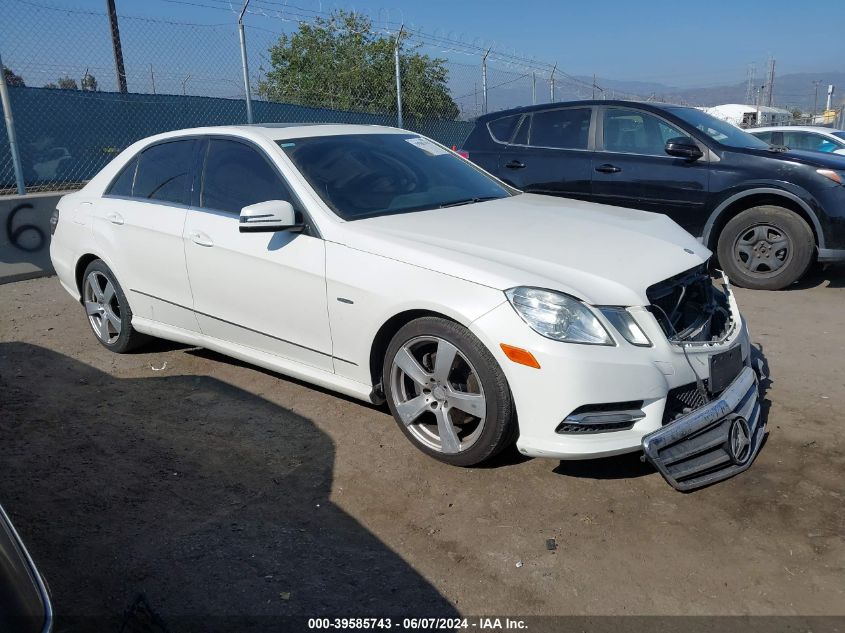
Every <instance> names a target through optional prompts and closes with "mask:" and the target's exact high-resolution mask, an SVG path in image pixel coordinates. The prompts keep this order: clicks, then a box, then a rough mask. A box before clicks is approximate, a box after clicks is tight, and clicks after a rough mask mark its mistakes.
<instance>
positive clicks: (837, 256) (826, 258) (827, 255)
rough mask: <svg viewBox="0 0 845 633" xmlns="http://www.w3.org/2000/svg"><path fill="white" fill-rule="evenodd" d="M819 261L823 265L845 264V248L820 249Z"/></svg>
mask: <svg viewBox="0 0 845 633" xmlns="http://www.w3.org/2000/svg"><path fill="white" fill-rule="evenodd" d="M818 260H819V262H820V263H822V264H835V263H837V262H845V248H820V249H819V255H818Z"/></svg>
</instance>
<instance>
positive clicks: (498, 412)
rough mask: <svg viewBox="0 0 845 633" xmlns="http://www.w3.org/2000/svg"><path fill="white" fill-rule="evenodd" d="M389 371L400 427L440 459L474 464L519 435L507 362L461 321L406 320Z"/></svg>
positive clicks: (391, 402)
mask: <svg viewBox="0 0 845 633" xmlns="http://www.w3.org/2000/svg"><path fill="white" fill-rule="evenodd" d="M438 357H439V358H440V360H441V362H440V363H438ZM382 376H383V378H382V381H383V382H382V384H383V385H384V393H385V396H386V399H387V404H388V407H389V408H390V412H391V413H392V414H393V417H394V419H395V420H396V423H397V424H398V425H399V428H400V429H402V432H403V433H404V434H405V436H406V437H407V438H408V439H409V440H411V443H412V444H414V446H416V447H417V448H418V449H420V450H421V451H422V452H424V453H426V454H427V455H430V456H431V457H434V458H435V459H438V460H440V461H442V462H446V463H447V464H453V465H455V466H474V465H476V464H480V463H481V462H484V461H486V460H488V459H490V458H492V457H493V456H495V455H496V454H497V453H499V452H500V451H501V450H502V449H504V448H505V447H506V446H508V445H509V444H511V443H513V441H514V439H515V438H516V434H517V423H516V411H515V409H514V405H513V399H512V396H511V392H510V388H509V387H508V383H507V380H506V379H505V375H504V373H503V372H502V369H501V368H500V367H499V363H498V362H497V361H496V359H495V358H494V357H493V354H491V353H490V350H488V349H487V348H486V347H485V346H484V344H483V343H482V342H481V341H479V340H478V338H476V337H475V336H474V335H473V334H472V333H471V332H470V331H469V330H467V329H466V328H465V327H463V326H462V325H460V324H458V323H455V322H454V321H449V320H447V319H443V318H440V317H423V318H420V319H416V320H414V321H411V322H410V323H408V324H406V325H405V326H403V327H402V328H401V329H400V330H399V331H398V332H397V333H396V335H395V336H394V337H393V339H392V340H391V342H390V345H389V346H388V348H387V352H386V354H385V358H384V366H383V369H382Z"/></svg>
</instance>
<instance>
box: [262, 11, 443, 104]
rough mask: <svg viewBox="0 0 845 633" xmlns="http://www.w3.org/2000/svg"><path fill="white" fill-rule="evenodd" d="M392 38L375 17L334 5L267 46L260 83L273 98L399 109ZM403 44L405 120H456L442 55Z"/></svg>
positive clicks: (270, 97)
mask: <svg viewBox="0 0 845 633" xmlns="http://www.w3.org/2000/svg"><path fill="white" fill-rule="evenodd" d="M393 47H394V40H393V39H392V38H389V37H386V36H381V35H376V34H375V33H374V32H373V30H372V22H371V21H370V20H369V19H368V18H367V17H366V16H363V15H361V14H358V13H354V12H347V11H343V10H338V11H334V12H332V14H331V16H330V17H328V18H322V17H318V18H316V20H315V21H314V23H313V24H300V25H299V29H298V30H297V31H296V32H295V33H293V34H292V35H287V34H283V35H282V36H281V37H280V38H279V41H278V42H277V43H276V44H275V45H274V46H272V47H271V48H270V50H269V53H270V64H271V66H272V69H271V70H270V71H269V72H268V73H267V76H266V78H265V79H264V80H262V81H260V82H259V84H258V94H259V95H261V96H263V97H265V98H266V99H268V100H270V101H283V102H288V103H299V104H303V105H309V106H321V107H329V108H333V109H339V110H354V111H359V112H378V113H391V114H395V113H396V80H395V76H394V59H393ZM417 49H418V47H416V46H412V47H403V50H402V53H401V56H400V71H401V75H402V110H403V116H404V117H405V118H406V119H411V118H416V119H417V120H419V119H421V118H423V117H426V118H430V117H433V118H438V119H454V118H456V117H457V116H458V106H457V105H455V102H454V101H453V100H452V97H451V96H450V95H449V90H448V88H447V85H446V84H447V81H448V78H449V71H448V69H447V68H446V66H445V63H446V60H444V59H439V58H433V57H430V56H428V55H423V54H420V53H419V52H418V50H417Z"/></svg>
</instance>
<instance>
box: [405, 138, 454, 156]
mask: <svg viewBox="0 0 845 633" xmlns="http://www.w3.org/2000/svg"><path fill="white" fill-rule="evenodd" d="M405 141H407V142H408V143H410V144H411V145H413V146H414V147H419V148H420V149H421V150H422V151H424V152H425V153H426V154H429V155H430V156H440V155H441V154H448V153H449V152H447V151H446V150H445V149H443V148H442V147H440V146H439V145H438V144H437V143H432V142H431V141H429V140H428V139H427V138H423V137H422V136H415V137H413V138H406V139H405Z"/></svg>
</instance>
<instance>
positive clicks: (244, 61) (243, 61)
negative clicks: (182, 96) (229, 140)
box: [182, 0, 252, 123]
mask: <svg viewBox="0 0 845 633" xmlns="http://www.w3.org/2000/svg"><path fill="white" fill-rule="evenodd" d="M248 6H249V0H244V6H243V8H241V14H240V15H239V16H238V35H239V36H240V40H241V66H243V71H244V95H245V101H246V122H247V123H252V95H251V94H250V90H249V64H248V63H247V59H246V33H244V13H246V8H247V7H248ZM186 81H187V80H186ZM182 90H183V92H184V84H183V86H182Z"/></svg>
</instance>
